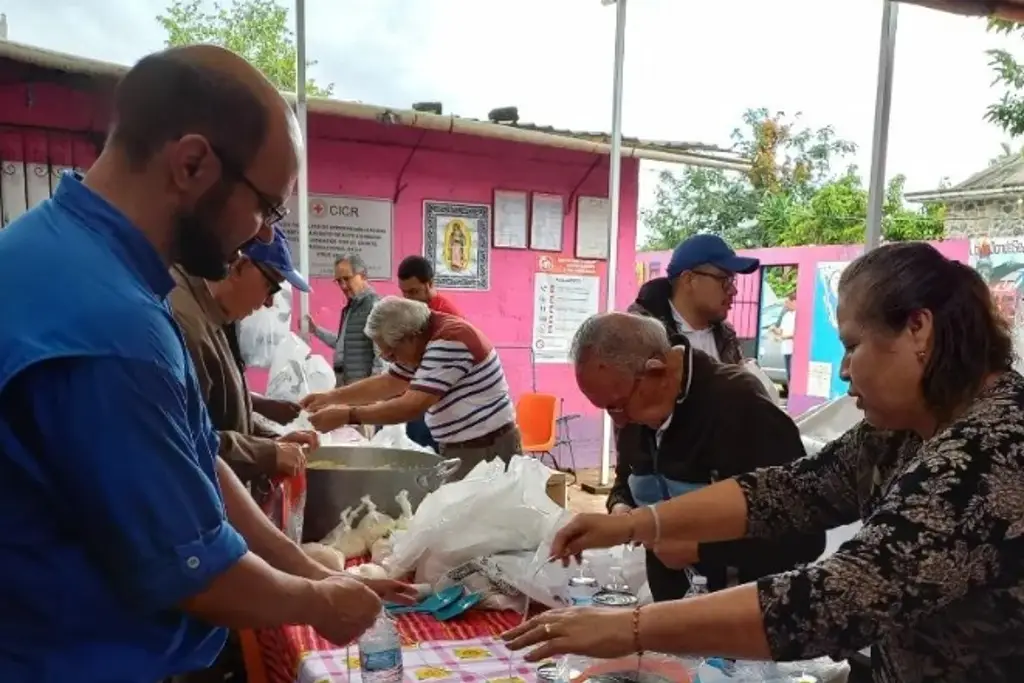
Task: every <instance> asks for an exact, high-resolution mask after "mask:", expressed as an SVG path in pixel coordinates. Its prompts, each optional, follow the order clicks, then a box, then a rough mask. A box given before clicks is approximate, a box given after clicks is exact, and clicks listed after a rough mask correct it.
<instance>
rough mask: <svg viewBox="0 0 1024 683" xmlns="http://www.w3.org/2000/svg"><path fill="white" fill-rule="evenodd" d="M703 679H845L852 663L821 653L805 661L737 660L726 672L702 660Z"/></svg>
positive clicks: (717, 682)
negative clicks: (823, 655) (805, 677)
mask: <svg viewBox="0 0 1024 683" xmlns="http://www.w3.org/2000/svg"><path fill="white" fill-rule="evenodd" d="M697 673H698V675H699V677H700V683H793V681H799V680H800V677H801V676H811V677H813V679H814V680H815V681H817V683H846V681H847V679H848V678H849V676H850V665H849V664H848V663H847V662H846V661H845V660H844V661H841V662H836V661H834V660H832V659H830V658H829V657H819V658H818V659H812V660H809V661H806V662H751V661H742V660H741V661H738V662H736V663H735V664H733V665H732V666H730V667H729V672H728V673H726V672H724V671H722V670H721V669H719V668H717V667H716V666H714V665H712V664H709V663H703V664H701V665H700V668H699V669H698V671H697Z"/></svg>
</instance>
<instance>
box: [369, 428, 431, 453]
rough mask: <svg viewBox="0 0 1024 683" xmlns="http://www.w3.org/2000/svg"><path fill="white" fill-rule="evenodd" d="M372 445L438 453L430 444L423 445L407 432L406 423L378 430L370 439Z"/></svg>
mask: <svg viewBox="0 0 1024 683" xmlns="http://www.w3.org/2000/svg"><path fill="white" fill-rule="evenodd" d="M370 445H371V446H380V447H381V448H398V449H401V450H405V451H419V452H421V453H432V454H434V455H437V453H436V451H434V449H433V448H430V447H429V446H421V445H420V444H418V443H416V442H415V441H413V440H412V439H410V438H409V435H408V434H406V433H405V425H404V424H400V425H385V426H383V427H381V428H380V429H378V430H377V433H376V434H374V435H373V438H372V439H370Z"/></svg>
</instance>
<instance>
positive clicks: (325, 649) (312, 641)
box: [242, 609, 522, 683]
mask: <svg viewBox="0 0 1024 683" xmlns="http://www.w3.org/2000/svg"><path fill="white" fill-rule="evenodd" d="M521 619H522V616H521V615H519V614H517V613H516V612H511V611H503V612H492V611H485V610H479V609H477V610H472V611H470V612H467V613H466V614H464V615H462V616H461V617H458V618H456V619H452V620H450V621H446V622H440V621H437V620H436V619H434V618H433V617H431V616H429V615H426V614H403V615H401V616H400V617H398V619H397V623H398V631H399V633H400V634H401V636H402V643H403V644H404V645H408V646H418V645H419V646H422V645H427V646H431V647H432V646H433V645H434V644H443V643H446V642H450V641H469V640H473V639H479V638H485V639H488V638H491V639H493V638H494V637H495V636H498V635H500V634H501V633H504V632H505V631H507V630H508V629H510V628H512V627H513V626H515V625H516V624H518V623H519V622H520V621H521ZM242 639H243V644H246V645H248V646H247V647H246V648H245V651H246V670H247V672H248V675H249V683H295V681H296V680H298V676H299V673H300V664H301V663H303V662H304V661H306V660H307V659H309V658H310V657H321V655H322V654H323V653H332V652H339V650H338V648H337V647H336V646H334V645H332V644H331V643H328V642H327V641H326V640H324V639H323V638H321V637H320V636H319V635H317V634H316V632H315V631H313V629H311V628H309V627H308V626H285V627H282V628H276V629H263V630H260V631H256V632H248V633H245V634H243V635H242ZM340 652H341V653H342V654H341V655H331V657H340V658H341V659H340V660H339V661H342V662H344V650H340ZM352 652H353V654H355V648H354V647H353V648H352ZM506 667H507V661H506ZM347 670H348V669H347V667H346V668H345V671H346V672H347ZM334 680H335V679H333V678H330V677H321V678H320V679H319V680H317V683H327V682H330V683H334ZM337 680H340V681H342V682H344V681H347V680H348V679H347V677H346V678H341V679H337ZM473 680H476V679H473ZM352 683H357V682H356V681H353V682H352Z"/></svg>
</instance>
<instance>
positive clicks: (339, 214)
mask: <svg viewBox="0 0 1024 683" xmlns="http://www.w3.org/2000/svg"><path fill="white" fill-rule="evenodd" d="M286 206H287V207H288V209H289V212H288V216H287V217H286V218H285V219H284V221H282V223H281V228H282V229H283V230H284V234H285V235H286V236H287V237H288V244H289V247H290V248H291V250H292V255H293V257H295V260H296V261H298V260H299V259H300V258H301V257H300V256H299V254H300V252H299V215H298V214H299V211H298V199H297V198H296V197H295V196H294V195H293V196H292V197H291V199H289V200H288V202H287V204H286ZM393 208H394V206H393V204H392V203H391V202H390V201H388V200H387V199H366V198H363V197H337V196H331V195H310V197H309V275H310V277H334V262H335V260H337V258H338V257H339V256H346V255H350V254H356V255H358V256H361V257H362V259H363V261H364V262H365V263H366V273H367V276H368V277H369V278H370V279H371V280H390V279H391V277H392V275H393V273H392V272H391V253H392V242H393V231H392V213H393Z"/></svg>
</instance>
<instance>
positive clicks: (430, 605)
mask: <svg viewBox="0 0 1024 683" xmlns="http://www.w3.org/2000/svg"><path fill="white" fill-rule="evenodd" d="M465 593H466V589H465V588H463V587H462V585H461V584H456V585H454V586H449V587H448V588H445V589H443V590H440V591H438V592H436V593H434V594H433V595H428V596H427V597H426V598H424V599H423V600H421V601H420V602H418V603H416V604H415V605H399V604H396V603H392V602H389V603H387V604H386V605H385V607H386V608H387V610H388V612H390V613H391V614H413V613H426V614H433V613H436V612H437V611H438V610H442V609H444V608H445V607H448V606H449V605H451V604H452V603H454V602H456V601H458V599H459V598H461V597H462V596H463V595H465Z"/></svg>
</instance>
